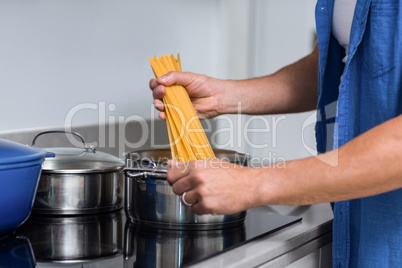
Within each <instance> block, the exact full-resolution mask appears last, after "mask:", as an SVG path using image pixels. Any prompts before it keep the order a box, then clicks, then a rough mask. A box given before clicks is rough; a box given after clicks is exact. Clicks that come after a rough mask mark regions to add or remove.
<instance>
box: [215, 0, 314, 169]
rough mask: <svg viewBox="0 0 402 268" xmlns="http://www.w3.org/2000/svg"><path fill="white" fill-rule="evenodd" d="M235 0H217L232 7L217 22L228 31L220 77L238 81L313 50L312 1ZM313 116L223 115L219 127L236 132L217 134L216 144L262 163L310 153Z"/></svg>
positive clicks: (262, 72) (222, 5)
mask: <svg viewBox="0 0 402 268" xmlns="http://www.w3.org/2000/svg"><path fill="white" fill-rule="evenodd" d="M234 2H236V4H235V5H233V4H232V3H233V1H232V2H230V1H220V5H221V9H222V10H230V12H229V13H228V14H229V16H228V17H224V18H222V19H221V24H220V25H222V27H223V28H224V29H225V31H227V32H228V34H227V35H226V36H225V38H224V40H222V43H223V45H222V46H221V47H220V49H221V51H220V54H222V55H223V56H222V57H224V59H225V60H224V61H223V62H224V64H222V62H220V63H219V64H220V67H221V68H220V72H219V75H220V76H221V77H223V78H235V79H241V78H248V77H257V76H263V75H267V74H271V73H273V72H275V71H276V70H278V69H279V68H281V67H283V66H285V65H287V64H290V63H292V62H294V61H296V60H298V59H300V58H301V57H303V56H305V55H307V54H308V53H310V52H311V51H312V49H313V47H314V44H315V19H314V9H315V3H316V0H304V1H300V0H281V1H279V0H255V1H234ZM233 44H235V45H233ZM314 119H315V116H314V114H313V113H312V112H306V113H302V114H297V115H295V114H287V115H280V116H264V117H261V116H241V117H238V116H223V117H219V118H217V119H216V120H217V122H218V125H220V126H221V127H222V128H227V129H230V128H233V129H234V131H232V132H230V133H229V131H226V132H223V133H222V134H219V135H217V136H216V142H217V143H218V145H221V147H224V148H226V149H233V150H236V151H241V152H245V153H249V154H250V155H252V156H255V157H258V158H265V159H266V161H265V160H264V163H263V164H269V163H273V162H280V161H283V160H292V159H297V158H302V157H306V156H311V155H314V150H315V138H314V124H311V122H310V120H313V121H314ZM229 121H230V122H229ZM308 122H310V123H309V124H308V126H307V127H305V126H304V125H305V124H306V125H307V123H308ZM245 126H247V127H246V128H245ZM245 129H248V131H249V133H245ZM255 129H258V130H257V131H261V132H260V133H256V131H255ZM302 134H303V135H302ZM231 141H233V142H231Z"/></svg>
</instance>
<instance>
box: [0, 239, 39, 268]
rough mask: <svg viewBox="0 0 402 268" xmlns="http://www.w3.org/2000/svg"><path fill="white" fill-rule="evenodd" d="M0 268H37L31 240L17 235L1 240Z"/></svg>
mask: <svg viewBox="0 0 402 268" xmlns="http://www.w3.org/2000/svg"><path fill="white" fill-rule="evenodd" d="M0 267H24V268H34V267H36V261H35V257H34V254H33V252H32V247H31V243H30V241H29V239H28V238H26V237H24V236H22V235H16V234H10V235H8V236H5V237H2V238H0Z"/></svg>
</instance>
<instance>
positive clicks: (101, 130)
mask: <svg viewBox="0 0 402 268" xmlns="http://www.w3.org/2000/svg"><path fill="white" fill-rule="evenodd" d="M116 108H117V107H116V105H115V104H113V103H110V104H107V102H105V101H100V102H98V103H89V102H88V103H80V104H77V105H75V106H73V107H72V108H71V109H70V110H69V111H68V112H67V114H66V116H65V120H64V128H65V130H66V131H67V132H72V131H73V130H72V128H73V126H74V122H73V121H74V118H75V117H76V116H79V113H81V112H84V111H86V112H88V111H89V112H95V116H96V117H97V121H98V122H97V125H98V133H97V134H98V140H96V141H92V142H90V143H87V145H88V146H93V147H101V148H102V147H109V148H118V153H119V155H121V154H123V153H125V152H127V150H128V149H129V150H136V149H137V150H138V149H141V148H144V146H148V147H151V148H155V149H158V148H167V147H168V146H169V143H166V144H160V143H157V142H155V137H156V136H159V133H156V132H157V131H159V130H157V129H156V127H155V120H160V119H158V118H157V115H156V113H157V111H156V110H155V108H154V107H153V105H150V108H151V118H145V117H142V116H140V115H135V114H134V115H130V116H124V115H118V114H117V113H116ZM178 112H180V111H178ZM286 118H287V116H286V115H279V116H274V117H272V120H267V118H266V117H263V116H248V117H242V112H241V103H240V102H239V103H238V111H237V114H236V115H235V116H234V117H233V116H229V115H221V116H218V117H216V118H212V119H209V120H204V121H203V124H204V131H205V132H206V133H207V134H209V136H210V143H211V145H212V146H213V147H215V148H225V149H229V150H230V149H235V148H238V147H246V148H251V149H264V148H267V149H268V150H269V148H276V147H277V146H278V142H277V141H278V138H279V137H278V133H279V126H280V122H282V121H284V120H286ZM255 122H257V123H258V125H259V126H260V127H259V128H255V127H253V124H254V123H255ZM212 123H215V125H218V126H219V127H217V128H214V127H212ZM315 123H316V113H313V114H311V115H310V116H309V117H308V118H307V119H305V120H304V122H303V126H302V128H301V130H300V135H301V138H302V145H303V147H304V149H305V150H306V151H307V152H308V153H309V154H310V155H311V156H315V157H319V156H317V151H316V149H315V148H314V147H312V146H311V145H309V144H307V143H306V142H305V141H306V140H308V139H307V138H306V136H305V132H306V131H305V130H306V129H307V128H310V127H312V126H314V125H315ZM128 124H136V131H137V132H138V133H141V134H140V135H138V133H137V135H135V137H136V140H135V141H134V142H132V141H130V140H129V138H131V139H132V138H133V137H131V136H130V137H128V136H127V134H126V133H127V131H126V128H127V125H128ZM253 134H258V135H261V134H262V135H264V134H266V135H270V139H269V140H267V139H265V140H264V141H263V142H262V143H261V142H260V143H257V142H256V141H255V140H254V141H253V139H252V138H251V137H253ZM166 135H167V133H166ZM222 136H224V137H225V138H223V139H222V138H220V137H222ZM66 137H67V138H68V140H69V141H70V143H71V144H72V145H74V146H78V147H79V146H81V143H80V142H79V141H77V140H75V139H74V138H73V137H72V136H71V135H66ZM174 142H177V141H174ZM116 143H117V144H116ZM323 161H324V162H325V161H327V160H326V159H323ZM251 162H252V163H253V164H252V165H253V166H260V167H261V166H269V165H271V164H273V163H277V164H278V163H282V164H281V167H285V164H284V163H285V162H286V159H285V158H284V157H281V156H278V155H277V154H276V153H272V152H268V153H267V155H266V156H264V157H259V158H258V157H252V161H251ZM328 164H331V165H336V164H337V162H336V163H335V164H334V162H333V161H332V160H331V162H330V163H328Z"/></svg>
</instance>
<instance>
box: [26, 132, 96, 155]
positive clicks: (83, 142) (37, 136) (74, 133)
mask: <svg viewBox="0 0 402 268" xmlns="http://www.w3.org/2000/svg"><path fill="white" fill-rule="evenodd" d="M51 133H64V134H72V135H74V136H76V137H77V138H78V139H79V140H80V141H81V142H82V144H83V145H84V148H85V149H87V150H93V151H95V148H93V147H90V148H88V147H87V146H86V144H85V140H84V137H82V136H81V135H80V134H79V133H77V132H71V131H65V130H49V131H42V132H40V133H38V134H36V136H35V137H34V138H33V140H32V145H31V146H32V147H34V146H35V142H36V139H37V138H39V136H41V135H45V134H51Z"/></svg>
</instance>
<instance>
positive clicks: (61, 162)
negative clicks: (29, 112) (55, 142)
mask: <svg viewBox="0 0 402 268" xmlns="http://www.w3.org/2000/svg"><path fill="white" fill-rule="evenodd" d="M49 133H70V134H72V135H74V136H76V137H78V139H80V140H81V141H82V144H83V147H82V148H78V147H53V148H45V149H46V150H49V151H52V152H54V153H55V157H54V158H51V159H50V158H49V159H46V161H45V162H44V163H43V167H42V173H98V172H113V171H117V170H121V169H123V167H124V161H123V160H121V159H119V158H118V157H116V156H114V155H111V154H108V153H104V152H101V151H98V150H97V149H96V148H94V147H88V146H86V144H85V141H84V139H83V137H82V136H81V135H80V134H78V133H76V132H66V131H45V132H41V133H39V134H38V135H36V136H35V138H34V139H33V141H32V146H34V145H35V141H36V139H37V138H38V137H39V136H41V135H44V134H49Z"/></svg>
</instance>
